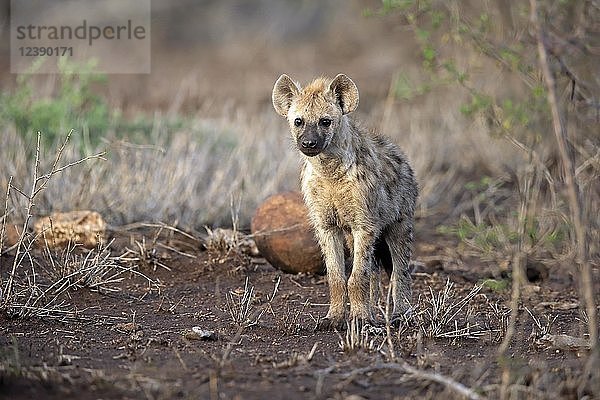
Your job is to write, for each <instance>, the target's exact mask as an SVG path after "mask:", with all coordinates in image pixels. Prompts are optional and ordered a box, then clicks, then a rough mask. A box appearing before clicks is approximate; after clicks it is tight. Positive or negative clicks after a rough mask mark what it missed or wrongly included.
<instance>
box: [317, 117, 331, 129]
mask: <svg viewBox="0 0 600 400" xmlns="http://www.w3.org/2000/svg"><path fill="white" fill-rule="evenodd" d="M319 125H321V126H322V127H325V128H328V127H329V125H331V120H330V119H329V118H321V119H320V120H319Z"/></svg>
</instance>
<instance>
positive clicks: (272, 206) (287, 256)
mask: <svg viewBox="0 0 600 400" xmlns="http://www.w3.org/2000/svg"><path fill="white" fill-rule="evenodd" d="M252 234H253V235H254V240H255V241H256V246H257V247H258V250H259V251H260V253H261V254H262V255H263V257H265V258H266V259H267V261H269V262H270V263H271V265H273V266H274V267H275V268H279V269H280V270H282V271H285V272H290V273H299V272H309V273H321V272H323V270H324V267H323V258H322V256H321V250H320V248H319V245H318V244H317V241H316V239H315V236H314V233H313V231H312V228H311V226H310V223H309V222H308V215H307V210H306V206H305V205H304V201H303V199H302V196H301V195H300V193H298V192H286V193H280V194H276V195H274V196H271V197H269V198H268V199H266V200H265V201H264V202H263V203H262V204H261V205H260V206H259V207H258V209H257V210H256V212H255V214H254V217H253V218H252Z"/></svg>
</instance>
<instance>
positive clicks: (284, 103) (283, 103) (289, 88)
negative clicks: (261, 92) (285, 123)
mask: <svg viewBox="0 0 600 400" xmlns="http://www.w3.org/2000/svg"><path fill="white" fill-rule="evenodd" d="M299 93H300V88H299V87H298V85H296V84H295V83H294V81H292V79H291V78H290V77H289V76H287V75H286V74H283V75H281V76H280V77H279V79H277V82H275V86H274V87H273V95H272V99H273V107H275V111H277V114H279V115H281V116H282V117H287V113H288V110H289V109H290V106H291V105H292V99H293V98H294V96H296V95H297V94H299Z"/></svg>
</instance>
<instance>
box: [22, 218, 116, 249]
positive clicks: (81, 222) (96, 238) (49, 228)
mask: <svg viewBox="0 0 600 400" xmlns="http://www.w3.org/2000/svg"><path fill="white" fill-rule="evenodd" d="M105 230H106V223H105V222H104V220H103V219H102V216H101V215H100V214H98V213H97V212H95V211H70V212H66V213H52V214H50V216H48V217H43V218H40V219H39V220H38V221H37V222H36V223H35V225H34V231H35V234H36V236H37V237H38V241H39V242H40V244H42V245H44V246H45V245H46V244H47V245H48V246H49V247H50V248H59V247H66V246H67V245H68V244H69V243H71V244H80V245H83V246H85V247H95V246H96V245H98V243H100V242H101V241H102V240H103V238H104V232H105Z"/></svg>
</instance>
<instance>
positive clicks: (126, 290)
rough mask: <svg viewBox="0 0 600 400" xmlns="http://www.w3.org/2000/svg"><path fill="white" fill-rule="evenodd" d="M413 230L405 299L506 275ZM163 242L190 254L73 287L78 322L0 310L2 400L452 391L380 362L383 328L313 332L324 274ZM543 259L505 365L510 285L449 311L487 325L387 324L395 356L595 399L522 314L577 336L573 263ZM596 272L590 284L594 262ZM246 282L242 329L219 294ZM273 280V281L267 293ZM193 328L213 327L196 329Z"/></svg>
mask: <svg viewBox="0 0 600 400" xmlns="http://www.w3.org/2000/svg"><path fill="white" fill-rule="evenodd" d="M420 232H421V233H420V235H419V236H420V237H418V238H417V243H418V244H417V246H416V254H415V257H414V258H415V259H416V260H417V266H416V269H415V272H414V274H413V279H414V300H415V301H417V299H419V297H420V298H421V299H427V298H428V296H431V293H434V294H436V293H440V292H441V291H443V289H444V287H445V285H446V282H447V280H450V281H451V282H453V283H454V289H455V291H456V292H457V296H458V297H459V298H460V296H464V295H465V294H466V293H468V292H469V291H470V290H471V289H472V288H473V286H474V285H475V284H477V283H478V282H482V281H484V280H485V279H488V278H493V277H495V278H496V279H497V280H498V281H500V282H502V281H503V280H505V276H506V271H503V269H502V268H500V267H499V266H498V265H497V263H494V262H484V261H481V260H478V259H476V258H469V257H466V256H464V255H463V253H464V252H461V251H459V249H458V247H459V246H458V245H457V243H455V242H454V241H453V239H449V238H447V237H442V236H439V235H436V234H434V233H427V232H426V233H423V231H422V230H420ZM144 235H146V237H147V238H150V237H152V233H151V232H145V233H143V232H125V233H124V232H121V233H115V234H114V236H115V237H116V241H115V243H114V244H113V246H112V247H113V249H114V251H115V253H119V251H120V250H121V249H124V248H125V247H127V246H131V243H133V240H134V239H137V240H140V239H141V237H142V236H144ZM148 240H149V239H148ZM164 243H165V244H168V245H169V246H171V247H173V248H176V249H178V250H179V251H180V252H184V253H186V254H188V255H184V254H179V253H177V252H175V251H173V250H168V249H166V248H164V247H162V248H159V250H158V251H157V252H156V253H155V256H156V260H159V261H160V262H161V263H162V264H164V265H165V266H167V267H168V269H169V270H167V269H166V268H164V267H162V266H158V265H155V267H152V265H150V264H147V265H145V266H144V267H143V269H142V272H144V273H145V274H147V275H148V276H150V277H152V278H153V279H157V280H160V282H161V283H162V287H161V289H160V291H158V290H156V289H152V288H149V287H148V284H147V282H146V281H145V280H144V279H142V278H140V277H138V276H135V275H132V276H131V277H129V278H128V279H126V280H124V281H123V282H121V283H119V285H118V288H119V289H120V291H118V292H113V293H99V292H93V291H91V290H89V289H81V290H78V291H74V292H71V293H70V295H71V302H72V303H73V304H74V305H75V306H76V307H77V309H78V310H80V311H81V318H80V319H77V320H75V321H72V320H69V321H65V322H60V321H55V320H40V319H26V320H23V319H9V318H7V317H6V316H1V317H0V398H10V399H41V398H48V399H70V398H78V399H100V398H102V399H111V398H123V399H138V398H139V399H171V398H206V399H208V398H210V399H229V398H233V399H264V398H269V399H286V400H291V399H303V398H333V399H343V398H352V399H358V398H367V399H388V398H389V399H391V398H442V397H441V395H444V396H446V397H448V398H460V396H459V395H458V394H457V392H456V391H455V390H454V389H453V388H452V387H450V386H448V385H443V384H440V383H435V382H432V381H431V380H427V379H423V378H422V377H417V376H414V375H410V374H407V373H405V372H402V371H399V370H395V369H390V368H388V367H386V365H389V364H386V363H388V362H390V361H393V360H390V357H389V344H388V343H387V342H386V341H385V335H383V334H380V335H378V334H377V333H374V334H373V335H372V336H371V338H372V339H373V340H374V347H376V348H377V347H379V345H380V344H381V343H383V346H382V347H381V349H380V350H378V349H374V350H367V349H359V350H354V351H348V350H346V351H343V350H342V349H341V347H340V342H341V341H342V340H343V338H344V336H345V333H344V332H340V333H339V334H338V333H336V332H323V331H317V330H315V326H316V324H317V321H318V318H319V317H322V316H324V314H325V313H326V310H327V301H328V295H327V293H328V292H327V283H326V279H325V278H324V277H323V276H309V275H290V274H284V273H282V272H280V271H278V270H275V269H274V268H273V267H271V266H270V265H269V264H266V263H262V262H261V260H260V259H252V258H250V257H247V256H245V255H240V254H237V253H235V252H230V253H229V254H226V253H219V252H214V251H205V250H202V249H201V246H200V245H199V244H198V243H195V242H194V241H190V240H187V239H186V240H184V239H183V238H181V237H179V238H177V237H171V238H169V239H165V242H164ZM189 255H193V257H194V258H192V257H190V256H189ZM3 261H4V262H10V257H5V259H4V260H3ZM538 267H539V266H538ZM546 267H547V270H546V271H544V272H543V273H541V274H539V275H536V274H535V273H534V274H530V277H531V279H532V282H530V284H529V285H528V286H527V287H526V288H525V293H524V295H523V301H522V304H521V306H520V310H521V312H520V316H519V320H518V325H517V330H516V335H515V337H514V340H513V342H512V344H511V347H510V350H509V353H508V354H509V358H508V359H507V360H504V361H503V362H502V365H501V364H499V361H498V356H497V349H498V345H499V342H500V340H501V335H502V333H501V332H497V331H495V330H494V329H495V328H497V327H499V326H500V325H501V323H500V322H501V321H500V317H499V315H500V314H499V313H494V312H493V311H492V305H496V306H498V307H502V306H505V305H507V304H508V299H509V297H510V287H508V288H505V289H501V288H500V289H499V288H494V290H493V289H492V288H490V287H489V286H484V287H483V288H482V289H481V291H480V292H479V294H477V295H476V296H475V297H474V298H473V300H472V301H471V303H470V304H469V307H467V308H465V309H464V311H463V312H462V314H461V315H460V316H459V317H458V319H460V321H461V323H464V321H465V320H472V322H473V323H474V324H475V323H476V324H477V325H476V326H477V327H478V328H477V329H473V330H472V331H473V332H475V331H478V330H479V331H485V329H486V327H487V328H489V329H488V330H489V332H487V333H484V334H472V335H464V336H462V337H458V338H443V337H437V338H432V337H429V336H431V335H429V334H428V332H427V329H426V327H414V326H413V327H408V328H405V329H403V332H401V333H400V334H398V333H397V331H396V329H395V328H394V329H393V332H392V337H393V340H392V343H393V347H394V351H395V354H396V356H397V357H398V359H402V360H404V361H406V362H408V363H409V364H410V365H412V366H414V367H415V368H418V369H419V370H422V371H427V372H430V373H434V374H437V375H439V376H446V377H450V378H452V379H453V380H455V381H458V382H460V383H462V384H463V385H465V386H466V387H468V388H471V389H472V390H474V391H475V392H476V393H478V394H480V395H482V396H484V397H489V398H497V397H498V396H499V393H500V386H501V382H502V371H503V366H504V367H506V371H507V372H508V374H505V378H507V382H508V383H509V385H510V387H509V389H510V390H511V393H512V398H582V397H584V396H588V398H592V397H593V396H594V394H595V395H598V393H594V392H593V391H594V390H597V388H594V382H593V381H591V383H590V381H589V379H587V377H588V375H589V374H588V372H589V371H588V372H586V366H585V360H586V357H585V356H586V352H585V350H581V349H578V348H572V349H571V348H564V347H563V348H560V346H555V345H553V344H552V343H547V342H545V341H544V340H542V339H540V335H539V332H537V331H538V330H537V329H536V328H535V323H534V320H533V318H532V317H531V316H530V315H529V313H528V312H527V311H526V308H527V309H529V310H530V311H531V313H532V314H533V315H534V316H535V317H536V318H539V320H540V322H541V323H542V324H547V323H548V320H547V319H546V316H549V317H550V318H551V319H554V318H556V319H555V320H554V322H553V323H552V326H551V329H550V332H551V333H552V334H568V335H572V336H574V337H584V335H585V332H586V329H585V324H584V323H582V322H581V314H580V310H579V300H578V295H577V292H576V289H575V284H574V283H573V278H572V275H571V273H570V272H568V271H572V270H573V269H572V268H571V266H569V265H563V266H552V267H549V266H546ZM532 268H533V267H532ZM534 272H535V271H534ZM594 274H595V275H594V277H595V279H596V284H597V282H598V279H597V278H598V268H596V269H595V271H594ZM246 278H248V282H249V285H252V286H253V287H254V289H255V299H256V300H255V302H254V304H252V307H253V310H263V311H264V313H263V314H262V315H260V319H259V320H258V322H257V323H256V325H254V326H249V327H245V328H240V327H239V326H238V324H236V323H234V321H233V319H232V317H231V315H230V312H229V311H228V304H229V305H231V304H232V299H233V301H237V299H239V296H241V295H242V294H243V291H244V285H245V281H246ZM277 282H279V286H278V291H277V293H276V295H275V296H274V298H273V299H272V300H269V298H270V296H271V294H272V293H273V290H274V287H275V286H276V283H277ZM596 289H598V288H597V287H596ZM599 292H600V291H599V290H596V292H595V293H596V294H598V293H599ZM255 315H259V314H255ZM192 327H200V328H202V329H204V330H209V331H212V332H214V335H213V336H212V337H211V338H209V339H204V340H203V339H198V338H194V337H193V335H191V334H190V333H189V330H190V329H191V328H192ZM186 332H187V333H186ZM469 336H471V337H469ZM313 348H314V349H315V350H314V353H313V354H312V357H310V356H309V355H310V353H311V350H312V349H313ZM383 353H387V355H385V354H383ZM596 370H597V369H596ZM594 373H595V374H597V371H596V372H594V371H591V374H592V375H593V374H594ZM586 382H587V383H586ZM596 385H597V383H596ZM351 395H357V396H360V397H349V396H351Z"/></svg>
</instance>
